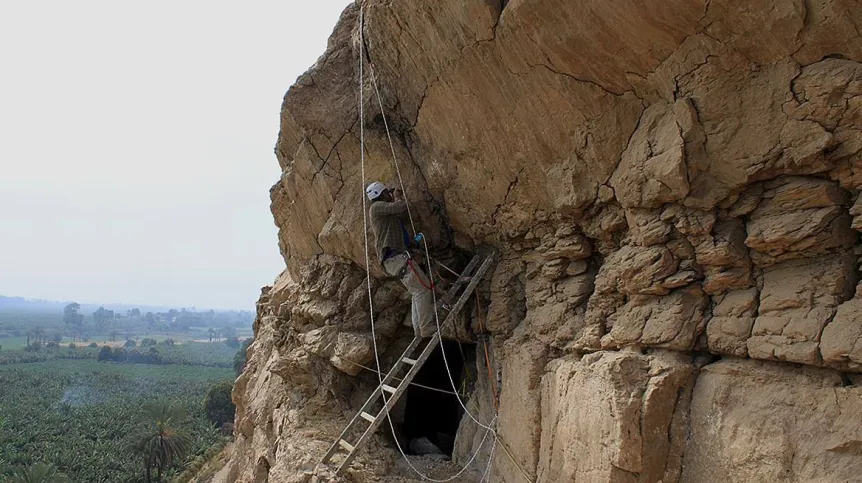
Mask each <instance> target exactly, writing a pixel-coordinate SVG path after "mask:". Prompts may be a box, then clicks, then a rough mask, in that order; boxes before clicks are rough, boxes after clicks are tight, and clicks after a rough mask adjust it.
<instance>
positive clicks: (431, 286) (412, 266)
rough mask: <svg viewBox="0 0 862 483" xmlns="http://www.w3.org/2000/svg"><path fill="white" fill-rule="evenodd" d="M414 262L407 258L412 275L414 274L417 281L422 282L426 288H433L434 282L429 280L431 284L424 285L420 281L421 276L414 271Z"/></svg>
mask: <svg viewBox="0 0 862 483" xmlns="http://www.w3.org/2000/svg"><path fill="white" fill-rule="evenodd" d="M415 264H416V262H414V261H413V259H412V258H408V259H407V265H408V266H410V270H413V275H416V279H417V280H419V283H420V284H422V286H423V287H425V288H426V289H428V290H434V282H431V285H430V286H428V285H425V282H423V281H422V277H420V276H419V272H417V271H416V265H415Z"/></svg>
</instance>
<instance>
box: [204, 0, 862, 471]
mask: <svg viewBox="0 0 862 483" xmlns="http://www.w3.org/2000/svg"><path fill="white" fill-rule="evenodd" d="M364 12H365V24H364V32H365V40H366V46H367V57H368V59H367V61H368V62H371V63H373V65H374V72H375V73H376V75H377V78H378V79H379V82H380V87H381V89H382V96H383V105H384V107H383V110H384V111H385V114H386V120H387V121H388V122H389V125H390V127H391V128H392V129H393V131H394V133H393V134H394V142H395V154H396V156H397V158H398V159H399V161H400V162H401V166H402V170H403V171H404V172H403V173H402V174H403V175H404V178H405V183H406V185H407V194H408V196H409V197H410V199H411V201H412V202H413V206H414V209H415V210H416V211H417V213H416V215H417V216H416V217H417V219H420V220H421V224H422V227H421V229H422V231H424V232H425V233H426V234H427V235H428V238H429V239H430V240H431V241H432V242H433V244H434V248H435V250H437V251H439V252H441V253H444V252H449V253H465V252H470V251H473V250H475V249H476V247H478V246H480V245H490V246H493V247H494V248H496V249H497V251H498V254H499V255H498V263H497V264H496V266H495V268H494V270H493V276H491V277H490V280H489V282H488V283H485V284H483V285H482V287H481V290H480V295H481V297H480V301H479V303H478V304H477V305H476V307H472V308H471V318H470V321H469V323H470V324H471V325H470V327H469V328H470V329H471V331H472V333H479V332H480V330H479V326H478V324H479V322H484V327H485V330H486V331H487V332H488V333H489V337H488V338H487V342H480V343H479V344H478V346H477V347H476V348H475V350H474V351H472V352H468V355H467V360H466V363H465V367H466V369H465V370H466V371H467V373H468V374H472V376H470V377H466V378H465V380H466V381H468V383H469V386H470V388H471V389H472V391H470V392H469V401H468V403H467V405H468V407H469V408H470V409H471V412H473V413H474V414H475V415H476V416H477V417H480V418H481V419H483V420H484V421H486V422H489V421H492V419H493V415H494V412H495V410H494V404H493V402H494V397H495V396H497V397H499V417H498V419H497V420H496V427H497V431H498V434H499V441H500V443H499V445H498V446H497V447H496V450H495V451H493V452H492V451H491V445H490V444H489V442H490V440H488V439H486V440H484V442H483V440H482V436H483V432H482V430H481V429H480V428H478V427H477V426H476V425H475V423H473V422H472V421H471V420H469V418H463V419H462V420H461V422H460V428H459V429H458V431H457V437H456V440H455V442H454V443H453V455H452V456H453V461H452V462H451V463H447V464H440V463H437V462H435V461H432V460H431V459H429V458H428V457H425V458H421V457H413V458H412V459H413V462H414V464H415V465H417V466H418V467H420V469H423V468H424V470H425V471H429V472H433V473H434V474H435V475H436V477H438V478H442V477H446V476H448V475H451V474H452V473H454V471H455V470H456V469H457V468H458V467H460V465H463V464H464V463H466V461H467V459H468V458H469V457H470V456H471V455H473V454H474V453H476V452H478V457H477V458H476V459H475V461H474V464H473V465H472V466H471V468H470V469H469V470H468V471H467V472H465V473H464V474H463V475H461V477H460V478H461V479H460V480H457V481H479V479H480V478H481V473H482V471H483V470H484V468H485V465H486V464H487V462H488V460H489V457H490V459H491V470H490V481H493V482H511V483H515V482H518V483H522V482H524V481H527V480H528V479H529V480H530V481H541V482H549V483H551V482H563V481H574V482H599V483H601V482H608V483H610V482H626V483H628V482H663V483H674V482H682V483H695V482H713V481H715V482H719V481H721V482H724V481H752V482H754V481H757V482H760V481H781V482H845V481H859V480H860V478H862V476H860V475H862V425H860V424H859V421H860V418H862V376H860V375H859V373H860V372H862V288H860V287H859V286H857V282H858V281H859V269H858V263H859V260H858V257H859V255H860V249H862V244H860V241H859V236H858V230H862V198H860V197H859V193H860V190H862V35H860V32H862V3H860V2H859V1H858V0H776V1H766V0H741V1H740V0H666V1H662V2H637V1H632V0H615V1H608V0H583V1H578V2H573V1H563V0H534V1H530V2H527V1H521V0H510V1H502V2H500V1H492V0H457V1H455V0H439V1H436V2H424V1H419V0H400V1H392V0H367V1H366V2H364ZM358 13H359V6H358V5H353V6H350V7H348V8H347V10H346V11H345V12H344V14H343V16H342V19H341V21H340V22H339V24H338V26H337V27H336V30H335V32H334V33H333V35H332V37H331V39H330V42H329V46H328V49H327V51H326V53H325V55H324V56H322V57H321V58H320V60H319V61H318V62H317V64H316V65H315V66H313V67H312V68H311V69H310V70H309V71H308V72H307V73H306V74H305V75H303V76H302V77H301V78H300V79H299V80H298V82H297V83H296V85H294V86H293V87H292V88H291V89H290V90H289V92H288V93H287V95H286V96H285V98H284V105H283V109H282V118H281V124H282V129H281V133H280V135H279V139H278V143H277V147H276V154H277V157H278V160H279V163H280V164H281V167H282V169H283V176H282V178H281V180H279V181H278V182H277V183H276V185H275V186H274V187H273V189H272V192H271V195H272V211H273V214H274V217H275V221H276V224H277V225H278V227H279V229H280V235H279V246H280V248H281V252H282V254H283V255H284V259H285V262H286V264H287V267H288V269H287V270H286V271H285V272H284V273H282V274H281V276H280V277H279V278H278V280H277V281H276V283H275V285H274V286H273V287H271V288H267V289H265V291H264V294H263V296H262V297H261V300H260V302H259V304H258V319H257V322H256V325H255V334H256V336H255V342H254V344H253V345H252V346H251V348H250V349H249V364H248V367H247V368H246V370H245V372H244V373H243V374H242V375H241V376H240V378H239V379H238V381H237V385H236V388H235V390H234V400H235V401H236V403H237V420H236V423H237V424H236V427H237V442H236V450H235V453H234V456H233V459H232V460H231V463H230V464H229V465H228V467H227V468H226V469H225V470H224V471H223V472H222V474H221V475H220V478H221V479H222V480H223V481H243V482H245V481H256V482H259V481H267V479H268V481H270V482H301V481H307V475H306V474H304V471H305V470H309V469H311V468H312V467H313V466H314V464H315V463H316V462H317V460H318V459H319V458H320V456H321V455H322V453H323V452H324V451H325V449H326V447H327V446H328V444H329V443H330V442H331V441H332V440H333V439H334V438H335V437H336V436H337V434H338V433H339V432H340V430H341V428H342V426H343V425H344V423H345V422H346V420H347V418H348V417H350V416H352V414H353V412H355V410H356V409H357V408H358V406H359V404H361V402H362V401H363V400H364V398H365V397H366V396H367V395H368V394H369V393H370V391H371V388H372V387H373V386H374V384H375V381H376V379H375V377H376V376H374V375H373V374H370V373H368V372H367V371H365V370H363V369H362V368H361V367H360V366H358V365H357V364H362V365H372V364H373V362H372V361H373V353H372V348H371V347H372V344H371V342H372V340H371V335H370V330H369V329H370V327H369V313H368V300H367V293H368V292H367V289H366V287H365V285H364V282H365V275H364V266H365V264H364V254H363V244H362V232H363V223H362V216H361V206H362V203H361V196H362V194H363V191H362V184H363V181H362V180H361V179H360V165H359V124H358V113H357V107H358V106H357V99H358V97H359V96H358V61H359V49H358V47H359V42H358V30H357V27H358ZM373 92H374V91H373V87H372V85H371V84H370V83H368V82H366V84H365V86H364V98H365V103H366V106H365V107H366V112H367V116H366V121H365V128H366V138H367V153H368V154H367V160H368V165H367V169H368V173H367V179H366V181H371V180H372V179H382V180H384V181H387V182H394V181H395V175H394V171H393V164H392V161H391V158H392V156H391V153H390V152H389V144H388V141H387V138H386V134H385V130H384V125H383V117H382V116H381V112H380V108H379V107H378V105H377V102H376V99H375V98H374V97H373ZM381 275H382V274H381V273H379V270H378V269H377V268H375V269H374V276H375V281H374V283H373V287H372V291H373V294H374V295H373V298H374V310H375V316H376V327H377V335H378V339H379V340H378V343H379V345H380V347H381V349H383V350H384V351H385V357H384V359H385V360H384V365H385V362H386V361H389V360H391V358H392V355H393V354H394V353H395V352H397V350H398V348H399V347H403V345H404V344H405V341H406V340H407V339H408V338H409V337H410V334H409V332H410V331H409V329H408V328H406V327H405V325H404V321H405V314H406V312H407V309H408V306H407V304H406V302H405V299H404V293H403V289H402V288H401V287H400V286H399V285H398V284H397V282H393V281H391V280H384V279H383V278H382V277H381ZM476 314H479V317H477V316H476ZM471 337H472V335H471V336H470V337H468V338H471ZM482 339H483V341H484V340H485V338H484V337H483V338H482ZM485 343H487V346H488V347H489V350H490V359H491V365H492V371H491V373H492V375H493V379H494V380H490V378H489V376H488V370H487V368H486V367H485V357H484V345H483V344H485ZM474 355H475V360H473V359H472V357H474ZM360 371H362V372H360ZM492 393H494V394H492ZM407 404H409V403H407ZM409 410H410V409H409V408H408V409H407V411H409ZM405 417H406V416H403V415H402V416H401V419H400V420H402V421H403V420H404V418H405ZM429 417H431V416H429ZM396 419H398V416H396ZM384 428H386V427H385V426H384ZM387 434H388V428H386V430H381V432H380V434H379V435H378V437H377V438H376V439H375V441H374V442H373V443H372V444H371V446H370V447H368V448H367V449H366V450H363V452H362V453H361V454H360V456H359V458H358V459H357V461H356V463H355V465H354V467H353V468H352V469H351V471H349V472H348V474H347V475H346V477H345V479H346V481H355V482H364V481H419V478H418V476H415V474H414V473H413V472H412V470H410V469H409V467H408V466H407V465H406V463H405V462H404V461H403V459H402V458H401V456H400V455H399V454H398V453H397V451H396V450H395V449H394V445H393V444H392V441H391V437H390V436H387ZM501 448H502V449H501ZM524 473H526V475H525V474H524Z"/></svg>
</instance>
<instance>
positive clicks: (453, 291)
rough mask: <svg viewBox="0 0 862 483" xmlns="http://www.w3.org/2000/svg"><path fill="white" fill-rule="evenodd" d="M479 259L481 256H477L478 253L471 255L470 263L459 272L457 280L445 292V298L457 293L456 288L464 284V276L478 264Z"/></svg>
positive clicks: (468, 274) (467, 275) (450, 297)
mask: <svg viewBox="0 0 862 483" xmlns="http://www.w3.org/2000/svg"><path fill="white" fill-rule="evenodd" d="M479 260H481V257H479V255H474V256H473V258H472V259H471V260H470V263H468V264H467V266H466V267H464V271H463V272H461V275H459V276H458V280H455V283H453V284H452V287H451V288H449V291H448V292H446V298H447V299H449V300H451V299H452V297H454V296H455V294H457V293H458V290H459V289H460V288H461V286H462V285H464V277H469V276H470V272H472V271H473V269H474V268H475V267H476V265H478V264H479Z"/></svg>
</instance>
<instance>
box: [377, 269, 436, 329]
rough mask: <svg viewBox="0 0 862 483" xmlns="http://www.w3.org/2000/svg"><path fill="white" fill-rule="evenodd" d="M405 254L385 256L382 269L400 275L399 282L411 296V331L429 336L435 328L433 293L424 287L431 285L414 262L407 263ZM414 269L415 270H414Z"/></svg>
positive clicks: (390, 273) (394, 275)
mask: <svg viewBox="0 0 862 483" xmlns="http://www.w3.org/2000/svg"><path fill="white" fill-rule="evenodd" d="M407 260H408V258H407V255H406V254H399V255H395V256H394V257H390V258H387V259H386V260H385V261H384V262H383V269H384V270H386V273H388V274H389V275H391V276H393V277H398V276H400V278H401V283H403V284H404V287H406V288H407V291H408V292H409V293H410V295H412V296H413V304H412V305H413V307H412V309H411V314H410V315H411V321H412V323H413V333H414V334H415V335H416V337H431V336H432V335H434V332H435V330H436V327H435V323H434V295H433V294H432V293H431V290H430V289H428V288H426V287H430V286H431V282H430V281H428V277H427V276H426V275H425V273H424V272H423V271H422V269H421V268H419V266H417V265H416V264H415V263H414V264H413V268H411V267H410V266H408V264H407ZM414 269H415V271H414Z"/></svg>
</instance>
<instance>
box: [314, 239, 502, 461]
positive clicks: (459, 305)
mask: <svg viewBox="0 0 862 483" xmlns="http://www.w3.org/2000/svg"><path fill="white" fill-rule="evenodd" d="M492 262H493V253H492V254H489V255H488V256H487V257H486V258H485V260H484V262H483V263H482V265H481V266H480V267H479V269H478V270H476V273H475V274H474V275H473V277H472V279H471V280H470V283H469V284H468V285H467V288H466V289H465V290H464V293H462V294H461V297H459V298H458V301H457V302H456V303H455V305H454V306H453V307H452V311H451V312H449V314H448V316H447V317H446V319H445V320H444V321H443V324H442V325H441V327H442V326H445V324H447V323H449V322H450V320H454V318H455V317H456V316H457V315H458V313H459V312H460V311H461V309H463V308H464V305H465V304H466V303H467V301H468V300H469V298H470V295H472V293H473V291H474V290H476V287H477V286H478V285H479V282H480V281H481V279H482V277H484V276H485V273H486V272H487V271H488V268H490V266H491V263H492ZM465 273H466V270H465ZM420 341H421V339H418V338H416V339H413V342H411V344H410V345H409V346H408V348H407V350H405V351H404V355H403V356H402V357H401V358H400V359H398V361H396V363H395V365H394V366H393V367H392V369H391V370H390V371H389V374H387V379H390V376H392V377H395V373H396V372H397V370H396V369H397V368H398V367H399V366H401V365H402V364H404V362H403V358H404V357H406V355H407V353H408V352H409V351H412V350H414V349H415V348H416V346H418V344H419V342H420ZM439 344H440V334H439V333H437V334H435V335H434V336H433V337H432V338H431V340H430V341H429V342H428V345H426V346H425V348H424V349H423V350H422V354H421V355H420V356H419V358H417V362H416V364H413V365H412V366H410V369H409V370H408V372H407V374H406V375H405V376H404V379H402V380H401V382H400V383H399V384H398V387H397V389H396V391H395V393H394V394H392V395H391V396H390V397H388V398H384V400H385V401H386V403H385V404H384V406H383V408H382V409H381V410H380V412H379V413H378V414H377V416H376V417H375V420H374V423H371V424H370V425H369V426H368V428H366V430H365V432H364V433H362V436H361V437H360V438H359V441H357V442H356V444H355V445H354V450H353V451H351V452H349V453H348V455H347V457H346V458H345V459H344V461H342V462H341V464H340V465H339V466H338V469H337V470H336V472H335V474H336V475H337V474H339V473H341V471H342V470H344V469H345V468H346V467H347V466H348V465H349V464H350V462H351V461H353V458H354V457H355V456H356V453H357V450H358V449H359V448H360V447H361V446H362V444H363V443H364V442H365V440H366V439H367V438H368V437H369V436H370V435H372V434H374V431H376V430H377V428H378V427H379V426H380V424H381V423H382V422H383V420H384V419H386V416H387V415H388V414H389V411H391V410H392V408H393V407H394V406H395V404H396V403H397V402H398V400H399V399H400V398H401V396H402V395H403V394H404V392H405V391H406V390H407V388H408V387H409V386H410V382H412V380H413V378H414V377H415V376H416V374H418V372H419V369H420V368H421V367H422V366H423V365H424V364H425V362H426V361H427V360H428V358H429V357H431V353H432V352H433V351H434V349H436V348H437V345H439ZM378 393H379V394H383V386H382V385H379V386H378V387H377V389H376V390H375V391H374V394H373V395H372V398H369V400H368V401H366V405H367V404H369V403H370V402H371V401H372V399H373V400H376V398H377V396H378ZM364 409H365V405H363V410H364ZM361 413H362V411H359V412H358V413H357V414H356V416H354V418H353V421H352V422H351V425H352V423H353V422H354V421H355V420H356V419H360V416H361ZM349 428H350V426H348V428H346V429H345V433H346V432H347V430H348V429H349ZM342 436H343V434H342ZM340 441H341V438H339V439H338V440H336V442H335V444H334V446H335V447H336V448H337V447H340ZM333 452H334V451H333ZM330 457H331V455H330ZM327 460H328V458H327ZM323 462H324V463H325V462H326V460H325V461H323Z"/></svg>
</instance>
